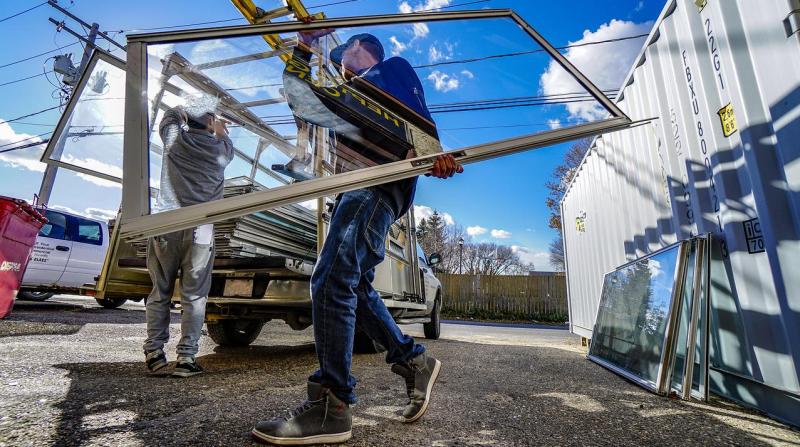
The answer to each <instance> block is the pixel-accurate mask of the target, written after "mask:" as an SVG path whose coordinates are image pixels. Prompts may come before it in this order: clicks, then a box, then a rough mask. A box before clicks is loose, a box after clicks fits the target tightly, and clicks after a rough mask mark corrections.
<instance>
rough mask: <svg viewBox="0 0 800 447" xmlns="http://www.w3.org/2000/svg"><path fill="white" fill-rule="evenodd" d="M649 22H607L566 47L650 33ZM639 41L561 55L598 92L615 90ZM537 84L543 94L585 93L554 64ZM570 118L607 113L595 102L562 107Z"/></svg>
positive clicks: (586, 118) (587, 118)
mask: <svg viewBox="0 0 800 447" xmlns="http://www.w3.org/2000/svg"><path fill="white" fill-rule="evenodd" d="M652 25H653V22H645V23H634V22H630V21H623V20H616V19H614V20H611V21H610V22H608V23H605V24H603V25H600V27H599V28H598V29H597V30H596V31H589V30H586V31H584V32H583V37H582V38H581V39H580V40H578V41H576V42H570V44H581V43H587V42H596V41H600V40H608V39H615V38H619V37H626V36H631V35H635V34H643V33H647V32H649V31H650V28H651V27H652ZM641 46H642V40H640V39H633V40H625V41H620V42H614V43H605V44H600V45H589V46H583V47H573V48H570V49H569V50H567V52H566V53H565V56H566V57H567V59H569V61H570V62H572V63H573V64H574V65H575V66H576V67H577V68H578V70H581V71H582V72H583V73H584V74H585V75H586V76H587V77H588V78H589V79H590V80H591V81H592V82H594V83H595V85H597V87H598V88H600V89H616V88H619V87H620V85H621V84H622V81H624V80H625V75H627V74H628V70H629V69H630V67H631V65H632V64H633V60H634V58H635V57H636V55H637V54H638V53H639V50H640V48H641ZM539 84H540V86H541V88H542V93H544V94H545V95H558V94H564V93H575V92H584V91H585V90H584V89H583V88H582V87H580V86H579V85H578V83H577V82H575V80H574V79H572V76H570V75H569V74H568V73H567V71H566V70H564V69H563V68H561V66H560V65H558V64H557V63H556V62H555V61H551V62H550V64H549V66H548V68H547V70H546V71H545V73H544V74H543V75H542V77H541V79H540V81H539ZM566 108H567V111H569V114H570V118H571V119H574V120H584V121H593V120H597V119H602V118H605V117H606V116H607V115H608V114H607V112H606V111H605V110H604V109H603V108H602V107H601V106H600V105H599V104H597V103H596V102H594V101H590V102H576V103H572V104H566Z"/></svg>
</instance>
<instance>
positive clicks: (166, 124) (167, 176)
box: [158, 107, 233, 211]
mask: <svg viewBox="0 0 800 447" xmlns="http://www.w3.org/2000/svg"><path fill="white" fill-rule="evenodd" d="M158 131H159V135H161V141H162V142H163V143H164V156H163V158H162V165H161V191H160V193H159V197H158V209H159V210H160V211H164V210H169V209H174V208H180V207H184V206H190V205H195V204H198V203H205V202H210V201H212V200H218V199H221V198H222V187H223V182H224V180H225V167H227V166H228V164H229V163H230V162H231V160H232V159H233V143H232V142H231V140H230V138H228V137H227V136H225V135H223V136H222V137H220V138H217V137H216V136H214V134H213V133H211V132H207V131H205V130H198V129H187V127H186V122H185V120H184V119H183V114H182V113H181V109H180V108H179V107H175V108H172V109H169V110H167V111H166V112H165V113H164V118H163V119H162V120H161V124H160V126H159V129H158Z"/></svg>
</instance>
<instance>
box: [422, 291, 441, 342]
mask: <svg viewBox="0 0 800 447" xmlns="http://www.w3.org/2000/svg"><path fill="white" fill-rule="evenodd" d="M441 315H442V299H441V298H440V296H439V294H438V293H437V294H436V301H434V302H433V310H431V322H430V323H425V324H423V325H422V330H423V331H424V332H425V338H427V339H429V340H438V339H439V335H440V334H441V331H442V318H441Z"/></svg>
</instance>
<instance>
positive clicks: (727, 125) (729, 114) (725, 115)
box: [717, 104, 738, 137]
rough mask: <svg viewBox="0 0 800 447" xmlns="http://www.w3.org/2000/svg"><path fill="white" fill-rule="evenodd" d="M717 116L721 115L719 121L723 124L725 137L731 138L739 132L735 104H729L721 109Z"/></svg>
mask: <svg viewBox="0 0 800 447" xmlns="http://www.w3.org/2000/svg"><path fill="white" fill-rule="evenodd" d="M717 115H719V121H720V122H721V123H722V133H723V135H725V136H726V137H729V136H731V135H733V134H734V133H735V132H736V131H737V130H738V128H737V127H736V116H735V115H734V114H733V104H728V105H727V106H725V107H723V108H721V109H719V112H717Z"/></svg>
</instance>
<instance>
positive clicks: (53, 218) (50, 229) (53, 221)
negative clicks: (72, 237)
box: [39, 211, 67, 239]
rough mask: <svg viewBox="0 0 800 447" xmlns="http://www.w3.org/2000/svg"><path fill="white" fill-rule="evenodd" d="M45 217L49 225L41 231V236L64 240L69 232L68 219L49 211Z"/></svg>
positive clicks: (45, 225)
mask: <svg viewBox="0 0 800 447" xmlns="http://www.w3.org/2000/svg"><path fill="white" fill-rule="evenodd" d="M45 217H47V223H46V224H44V226H43V227H42V228H41V229H40V230H39V236H44V237H49V238H53V239H64V236H65V235H66V232H67V217H66V216H64V215H63V214H61V213H56V212H54V211H47V212H46V213H45Z"/></svg>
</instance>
